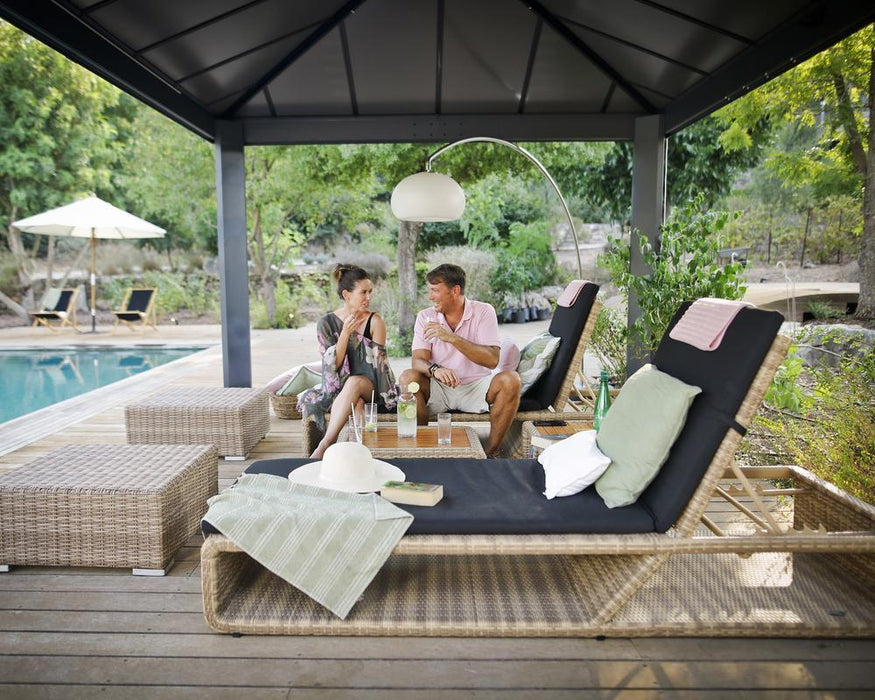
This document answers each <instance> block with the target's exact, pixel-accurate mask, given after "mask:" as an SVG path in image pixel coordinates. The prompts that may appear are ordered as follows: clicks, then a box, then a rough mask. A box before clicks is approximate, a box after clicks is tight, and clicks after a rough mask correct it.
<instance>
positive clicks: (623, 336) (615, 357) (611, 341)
mask: <svg viewBox="0 0 875 700" xmlns="http://www.w3.org/2000/svg"><path fill="white" fill-rule="evenodd" d="M628 335H629V334H628V330H627V328H626V316H625V314H624V313H623V312H622V311H620V310H618V309H611V308H608V307H605V306H603V307H602V310H601V311H600V312H599V315H598V318H596V322H595V328H593V332H592V341H591V342H592V349H593V351H594V352H595V354H596V356H597V357H598V358H599V362H600V363H601V365H602V368H603V369H604V370H606V371H607V373H608V375H609V376H610V377H611V380H612V381H613V382H614V383H616V384H621V383H622V382H623V381H624V380H625V378H626V341H627V339H628Z"/></svg>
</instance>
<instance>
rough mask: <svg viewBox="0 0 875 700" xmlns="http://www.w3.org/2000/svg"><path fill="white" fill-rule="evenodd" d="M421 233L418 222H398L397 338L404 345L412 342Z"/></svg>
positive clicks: (420, 225) (420, 224) (420, 226)
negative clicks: (398, 298)
mask: <svg viewBox="0 0 875 700" xmlns="http://www.w3.org/2000/svg"><path fill="white" fill-rule="evenodd" d="M421 232H422V222H420V221H399V222H398V292H399V295H400V297H401V300H400V304H399V306H398V337H399V338H400V339H401V341H402V342H403V343H404V344H407V343H408V342H409V341H412V340H413V321H414V320H415V318H416V309H415V308H413V305H414V304H415V303H416V287H417V282H416V242H417V241H418V240H419V234H420V233H421Z"/></svg>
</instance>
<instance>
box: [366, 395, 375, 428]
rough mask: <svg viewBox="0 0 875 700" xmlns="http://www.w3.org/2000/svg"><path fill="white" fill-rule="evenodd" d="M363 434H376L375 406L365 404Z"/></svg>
mask: <svg viewBox="0 0 875 700" xmlns="http://www.w3.org/2000/svg"><path fill="white" fill-rule="evenodd" d="M364 420H365V432H368V433H376V432H377V404H376V402H374V403H366V404H365V418H364Z"/></svg>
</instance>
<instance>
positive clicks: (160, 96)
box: [0, 0, 214, 140]
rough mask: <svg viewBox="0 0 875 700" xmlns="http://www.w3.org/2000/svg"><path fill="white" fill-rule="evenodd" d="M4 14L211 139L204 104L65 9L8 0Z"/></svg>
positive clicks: (33, 0)
mask: <svg viewBox="0 0 875 700" xmlns="http://www.w3.org/2000/svg"><path fill="white" fill-rule="evenodd" d="M0 15H2V17H3V18H4V19H6V20H8V21H9V22H11V23H12V24H14V25H15V26H16V27H18V28H19V29H21V30H23V31H25V32H27V33H28V34H30V35H31V36H33V37H35V38H37V39H39V40H40V41H41V42H43V43H44V44H46V45H48V46H51V47H52V48H53V49H55V50H56V51H59V52H60V53H62V54H64V56H66V57H67V58H69V59H70V60H71V61H75V62H76V63H79V64H81V65H83V66H85V67H86V68H87V69H88V70H90V71H92V72H93V73H96V74H97V75H99V76H100V77H102V78H104V79H106V80H108V81H109V82H111V83H112V84H113V85H116V86H118V87H120V88H121V89H122V90H124V91H125V92H128V93H130V94H131V95H133V96H134V97H136V98H137V99H139V100H141V101H143V102H145V103H146V104H147V105H149V106H151V107H153V108H155V109H157V110H158V111H159V112H161V113H162V114H165V115H167V116H168V117H170V118H171V119H173V120H174V121H177V122H179V123H180V124H182V125H183V126H184V127H186V128H187V129H191V130H192V131H194V132H195V133H196V134H199V135H200V136H203V137H204V138H207V139H210V140H212V138H213V129H214V126H213V117H212V115H211V114H210V113H209V112H207V110H206V109H204V107H203V106H202V105H200V104H199V103H197V102H196V101H195V100H193V99H192V98H191V97H189V96H188V95H185V94H184V93H183V92H182V91H181V90H180V89H179V88H178V87H175V86H174V85H173V83H172V82H170V81H169V80H168V79H167V78H166V77H164V76H162V75H160V74H159V73H157V72H156V71H155V70H153V69H152V68H150V67H148V66H146V65H145V64H143V63H142V62H140V61H138V60H137V59H136V58H135V57H133V56H131V55H130V54H128V53H127V52H125V51H123V50H122V49H121V48H120V47H119V46H116V45H114V44H113V43H111V42H110V41H109V40H108V39H107V38H106V37H105V36H103V35H102V34H101V33H99V32H98V31H97V30H96V29H94V28H93V27H91V26H90V25H89V24H88V23H87V21H86V20H85V19H83V18H81V17H79V16H78V15H77V14H76V13H75V12H73V11H72V10H67V9H66V8H65V7H64V5H59V4H58V3H56V2H52V0H4V2H3V3H2V4H0Z"/></svg>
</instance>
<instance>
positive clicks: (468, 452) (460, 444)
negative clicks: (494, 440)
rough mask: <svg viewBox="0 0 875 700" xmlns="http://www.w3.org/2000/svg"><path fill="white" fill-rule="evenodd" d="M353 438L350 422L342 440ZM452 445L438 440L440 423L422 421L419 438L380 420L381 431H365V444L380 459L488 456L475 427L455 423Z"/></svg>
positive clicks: (340, 437)
mask: <svg viewBox="0 0 875 700" xmlns="http://www.w3.org/2000/svg"><path fill="white" fill-rule="evenodd" d="M348 439H349V426H346V427H345V428H343V429H342V430H341V431H340V435H339V436H338V439H337V440H338V442H345V441H347V440H348ZM450 440H451V442H450V444H449V445H438V444H437V426H436V425H420V426H418V427H417V429H416V437H415V438H412V437H410V438H402V437H398V428H397V425H396V424H395V423H380V424H379V428H378V430H377V432H375V433H368V432H365V433H364V434H363V437H362V444H363V445H364V446H365V447H367V448H368V449H369V450H370V451H371V454H372V455H373V456H374V457H375V458H376V459H384V458H386V457H473V458H474V459H486V453H485V452H484V451H483V446H482V445H481V444H480V438H478V437H477V432H476V431H475V430H474V428H471V427H468V426H461V425H454V426H453V434H452V436H451V438H450Z"/></svg>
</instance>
